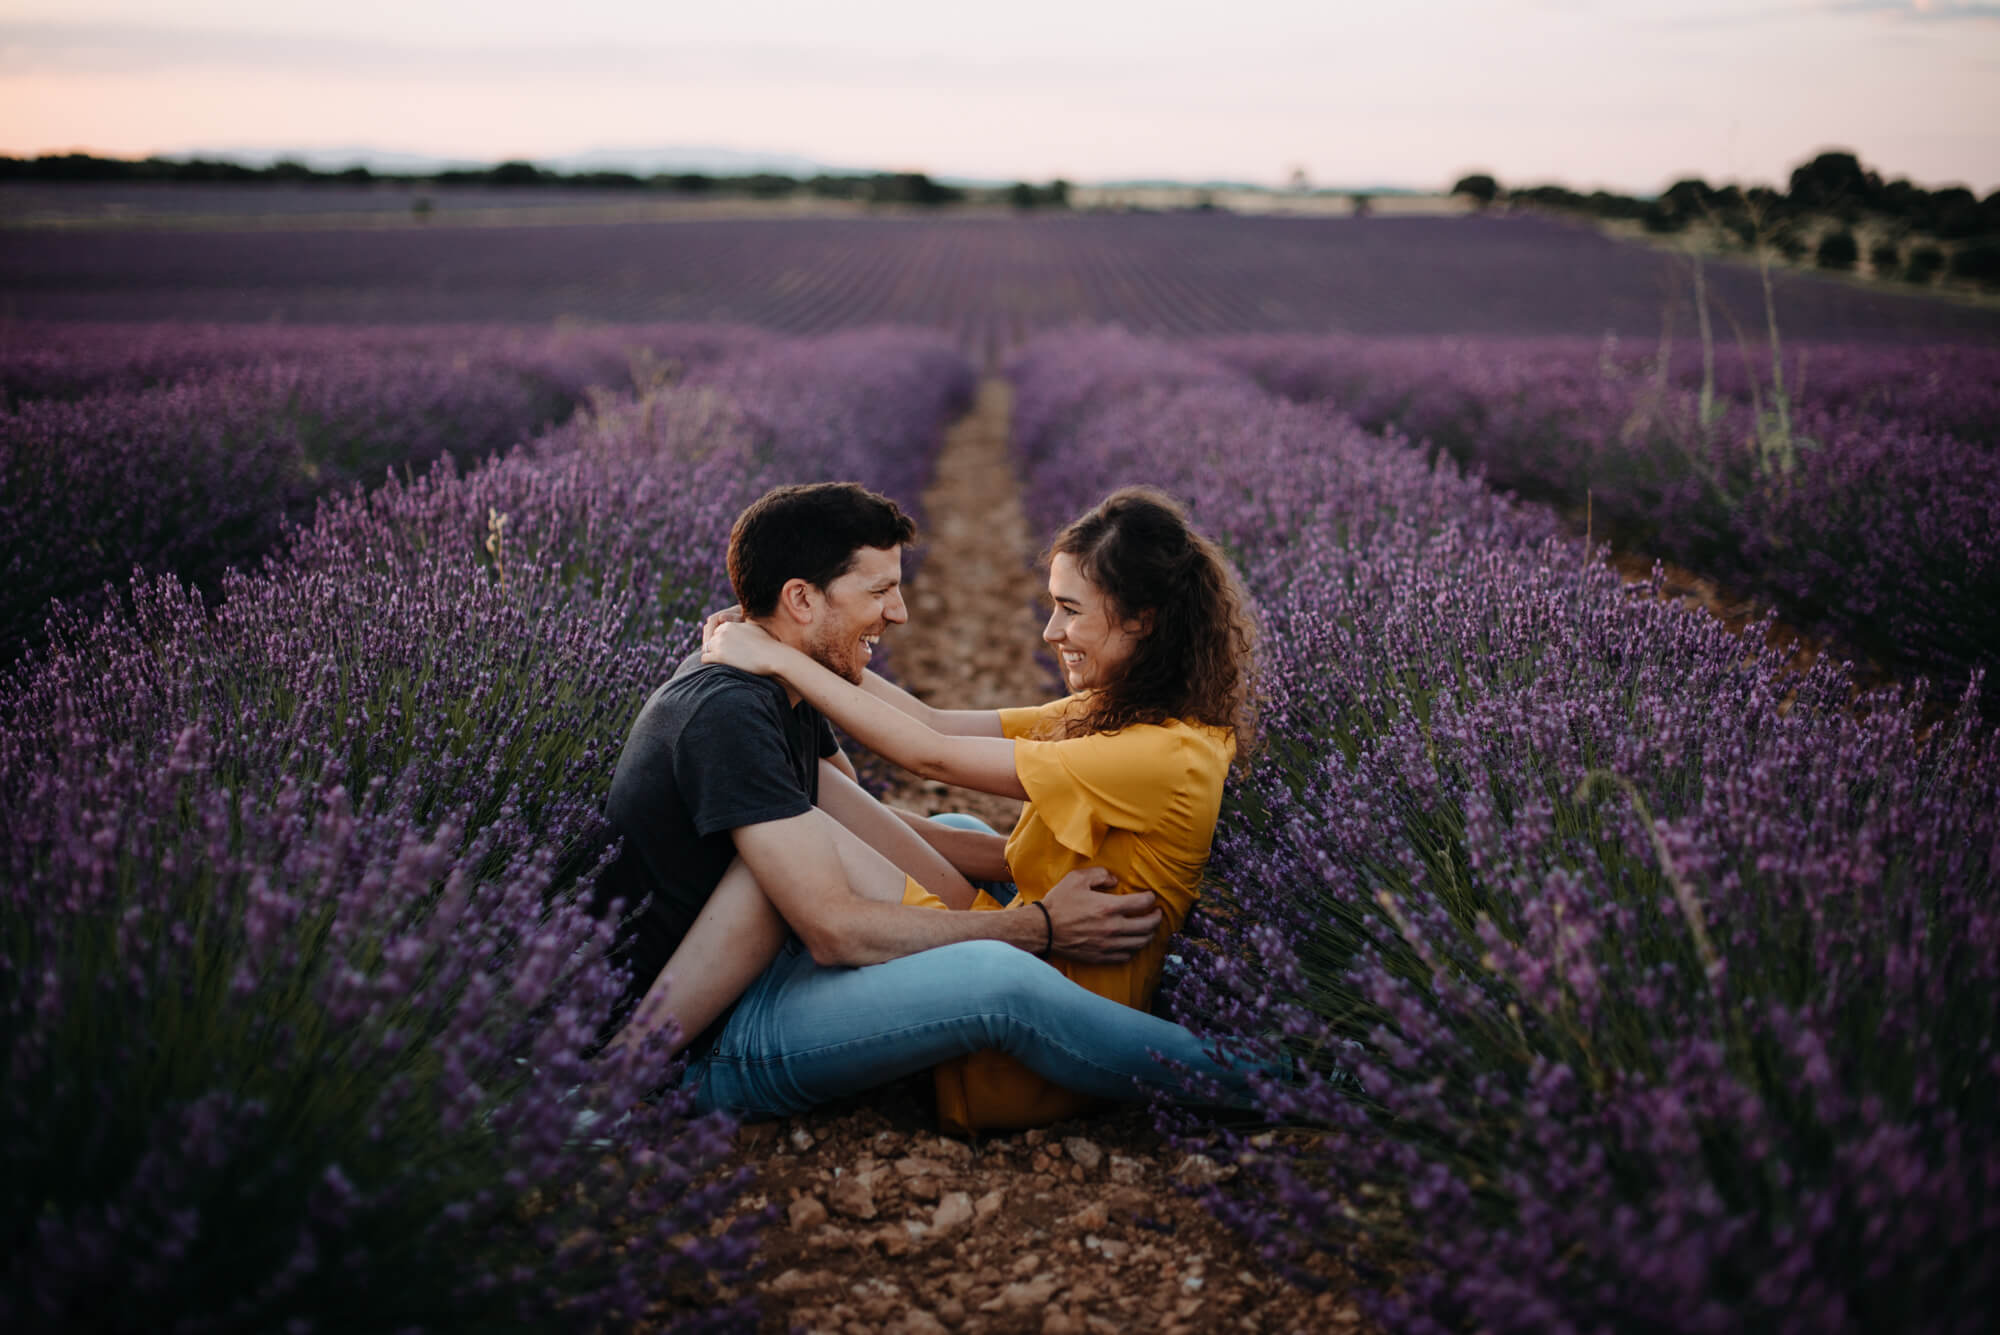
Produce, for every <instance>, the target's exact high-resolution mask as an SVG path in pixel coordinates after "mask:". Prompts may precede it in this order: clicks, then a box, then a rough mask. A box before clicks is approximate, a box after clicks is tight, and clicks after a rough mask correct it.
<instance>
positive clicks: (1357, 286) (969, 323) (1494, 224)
mask: <svg viewBox="0 0 2000 1335" xmlns="http://www.w3.org/2000/svg"><path fill="white" fill-rule="evenodd" d="M1710 287H1711V289H1712V300H1713V301H1714V302H1715V303H1716V305H1717V307H1718V310H1728V311H1730V312H1732V313H1733V314H1734V316H1735V318H1736V319H1737V320H1738V321H1740V322H1741V323H1743V324H1744V325H1745V326H1746V327H1750V328H1753V329H1754V328H1756V327H1757V326H1758V324H1759V322H1760V321H1761V318H1762V311H1763V305H1762V296H1761V293H1760V292H1759V290H1758V285H1757V278H1756V274H1755V272H1754V270H1752V269H1750V268H1748V267H1745V266H1741V265H1732V266H1722V265H1713V266H1711V271H1710ZM1686 292H1687V282H1686V276H1685V273H1684V269H1683V266H1682V265H1681V264H1680V263H1678V262H1677V261H1675V260H1674V259H1673V258H1672V257H1669V256H1666V255H1663V254H1661V253H1659V252H1654V251H1649V250H1646V249H1643V248H1638V247H1633V246H1627V245H1620V244H1618V243H1615V242H1613V241H1610V240H1608V239H1606V238H1604V237H1602V236H1599V235H1597V234H1596V233H1594V232H1590V231H1587V230H1581V229H1579V228H1577V227H1574V226H1570V225H1564V224H1560V223H1555V222H1550V221H1546V220H1542V219H1537V218H1533V217H1509V218H1499V217H1481V218H1404V219H1339V220H1331V221H1327V220H1310V219H1299V218H1245V217H1232V216H1230V215H1226V214H1216V215H1157V216H1148V215H1129V216H1078V217H1055V218H1039V219H995V218H976V217H968V218H949V217H947V218H939V219H934V220H926V219H914V218H888V219H815V220H798V221H780V220H771V221H738V222H727V223H724V222H684V223H671V224H656V225H647V224H632V225H627V226H609V227H586V226H578V227H535V226H523V227H510V228H494V229H468V228H451V227H438V228H435V229H410V230H401V231H393V232H377V231H348V232H340V231H325V232H227V231H201V232H147V233H117V232H57V231H15V232H11V233H8V234H7V245H6V246H5V247H4V248H0V311H4V312H6V313H7V314H9V315H10V316H11V317H13V318H15V319H36V320H39V319H55V320H184V319H197V320H230V321H241V320H247V321H282V322H287V323H319V322H343V323H374V322H397V323H409V322H438V321H527V322H542V321H548V320H554V319H563V318H571V319H582V320H603V321H623V322H647V321H660V320H693V321H704V322H708V321H725V322H733V323H744V324H753V325H758V326H762V327H765V328H771V329H777V330H782V331H785V332H790V333H821V332H825V331H827V330H832V329H841V328H848V327H851V326H855V325H870V324H905V325H921V326H923V327H926V328H930V329H936V330H940V331H943V332H944V333H946V334H947V335H949V336H950V337H952V338H955V339H956V340H958V341H959V343H960V344H961V346H963V347H964V348H965V349H966V351H967V353H968V355H969V356H971V357H972V358H973V360H974V361H975V362H976V363H987V362H990V361H991V360H992V359H994V358H996V357H998V356H1001V355H1003V354H1005V353H1006V352H1007V351H1008V350H1010V349H1012V348H1014V347H1016V346H1018V345H1019V343H1020V342H1021V341H1022V340H1023V339H1024V338H1026V337H1027V336H1029V335H1031V334H1033V333H1035V332H1038V331H1042V330H1047V329H1051V328H1059V327H1062V326H1065V325H1069V324H1073V323H1078V322H1085V323H1117V324H1121V325H1124V326H1125V327H1127V328H1129V329H1132V330H1134V331H1136V332H1142V333H1149V334H1163V335H1186V334H1208V333H1240V332H1246V331H1262V330H1310V331H1344V332H1349V333H1358V334H1370V335H1377V334H1461V335H1465V334H1575V335H1583V336H1587V337H1592V338H1595V337H1598V336H1600V335H1603V334H1605V333H1607V332H1610V333H1615V334H1619V335H1624V336H1630V337H1638V338H1652V337H1656V336H1657V335H1658V333H1659V331H1660V328H1661V324H1662V320H1663V317H1664V313H1665V311H1666V309H1667V308H1668V307H1669V306H1670V305H1674V304H1685V302H1686V295H1685V294H1686ZM1779 297H1780V302H1781V315H1782V317H1783V319H1784V320H1785V322H1786V326H1787V329H1788V331H1789V332H1790V333H1791V334H1792V335H1793V336H1794V337H1801V338H1808V339H1815V340H1842V339H1845V340H1868V341H1884V340H1887V341H1897V342H1910V341H1944V342H1964V341H1983V342H1986V343H1989V344H1990V343H1992V342H1994V341H1996V340H2000V310H1996V309H1993V308H1990V307H1989V308H1981V307H1972V306H1960V305H1953V304H1948V303H1942V302H1938V301H1935V300H1928V299H1924V298H1921V297H1917V296H1912V295H1905V294H1901V293H1897V292H1893V291H1885V290H1872V291H1871V290H1863V289H1860V288H1856V287H1854V286H1852V285H1849V284H1844V283H1840V282H1837V281H1833V280H1828V279H1823V278H1816V277H1812V276H1809V275H1782V276H1781V277H1780V279H1779ZM1716 318H1717V320H1718V321H1721V319H1722V316H1721V315H1720V314H1718V315H1717V317H1716ZM1678 327H1679V329H1680V330H1681V331H1682V332H1683V333H1687V332H1689V331H1691V330H1692V328H1693V325H1692V318H1691V317H1690V316H1688V315H1686V314H1683V316H1682V318H1681V320H1680V323H1679V326H1678Z"/></svg>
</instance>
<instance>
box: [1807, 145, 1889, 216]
mask: <svg viewBox="0 0 2000 1335" xmlns="http://www.w3.org/2000/svg"><path fill="white" fill-rule="evenodd" d="M1881 194H1882V178H1881V177H1880V176H1878V175H1876V174H1875V173H1874V172H1872V171H1869V170H1867V169H1866V168H1865V167H1863V166H1862V165H1861V160H1860V159H1859V158H1857V157H1855V156H1854V154H1852V153H1849V152H1845V151H1834V152H1830V153H1822V154H1820V155H1819V156H1818V157H1816V158H1814V159H1813V160H1812V161H1811V162H1807V163H1803V164H1801V165H1800V166H1797V167H1794V168H1793V169H1792V180H1791V199H1792V203H1793V204H1795V205H1797V206H1798V207H1800V208H1803V209H1824V210H1828V211H1832V210H1835V209H1841V208H1847V209H1854V208H1873V207H1874V206H1875V202H1876V200H1877V199H1879V198H1880V197H1881Z"/></svg>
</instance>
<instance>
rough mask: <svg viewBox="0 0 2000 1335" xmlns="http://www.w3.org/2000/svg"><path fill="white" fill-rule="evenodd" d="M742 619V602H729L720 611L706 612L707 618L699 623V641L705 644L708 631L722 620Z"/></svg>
mask: <svg viewBox="0 0 2000 1335" xmlns="http://www.w3.org/2000/svg"><path fill="white" fill-rule="evenodd" d="M742 619H743V604H741V603H731V604H730V605H729V606H727V607H725V608H723V609H722V610H721V611H720V612H710V613H709V614H708V620H706V621H704V622H702V623H701V642H702V643H703V644H707V643H708V636H709V632H711V631H713V630H714V629H715V628H716V627H717V626H720V625H721V624H722V623H723V622H725V621H741V620H742Z"/></svg>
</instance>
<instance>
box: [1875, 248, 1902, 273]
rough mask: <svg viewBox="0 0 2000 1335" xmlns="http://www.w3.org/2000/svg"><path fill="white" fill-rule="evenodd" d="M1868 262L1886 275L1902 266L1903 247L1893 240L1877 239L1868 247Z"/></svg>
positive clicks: (1877, 271)
mask: <svg viewBox="0 0 2000 1335" xmlns="http://www.w3.org/2000/svg"><path fill="white" fill-rule="evenodd" d="M1868 263H1869V266H1870V267H1871V268H1873V269H1874V270H1875V272H1876V273H1878V274H1882V275H1884V276H1885V277H1886V276H1888V275H1890V274H1893V273H1895V272H1896V270H1897V269H1899V268H1901V267H1902V264H1903V248H1902V247H1901V246H1899V245H1897V244H1896V243H1895V242H1893V241H1878V242H1876V243H1875V244H1874V245H1873V246H1870V247H1869V248H1868Z"/></svg>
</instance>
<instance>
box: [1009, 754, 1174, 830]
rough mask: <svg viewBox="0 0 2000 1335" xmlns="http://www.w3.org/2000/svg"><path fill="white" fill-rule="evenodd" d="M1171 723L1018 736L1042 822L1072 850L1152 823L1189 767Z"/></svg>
mask: <svg viewBox="0 0 2000 1335" xmlns="http://www.w3.org/2000/svg"><path fill="white" fill-rule="evenodd" d="M1177 749H1178V739H1177V738H1176V737H1175V736H1174V734H1173V733H1172V732H1171V731H1169V730H1167V729H1164V728H1150V727H1143V726H1141V727H1133V728H1127V729H1125V730H1124V731H1122V732H1117V733H1091V734H1089V735H1088V736H1084V737H1071V738H1067V739H1065V740H1063V741H1054V742H1042V741H1035V740H1034V739H1032V738H1026V737H1023V738H1019V739H1017V740H1016V741H1015V743H1014V770H1015V772H1016V773H1017V774H1018V775H1019V776H1020V779H1021V786H1022V787H1023V788H1025V789H1026V790H1027V792H1028V800H1029V801H1031V802H1033V803H1034V804H1035V810H1036V811H1037V812H1038V813H1039V814H1040V816H1041V818H1042V822H1043V824H1045V825H1047V826H1048V828H1049V831H1050V833H1052V834H1054V835H1055V837H1056V839H1057V840H1058V841H1059V842H1061V844H1062V845H1063V846H1064V847H1065V848H1071V849H1074V850H1076V851H1077V852H1079V853H1083V854H1086V855H1088V854H1093V853H1095V852H1096V851H1097V849H1098V847H1099V846H1100V845H1102V844H1103V842H1104V836H1105V835H1106V833H1108V832H1109V831H1111V830H1114V829H1115V830H1133V831H1138V832H1144V831H1146V830H1148V829H1150V828H1152V826H1153V824H1154V822H1155V821H1156V820H1157V819H1158V818H1159V815H1160V813H1161V812H1162V810H1164V808H1165V807H1166V805H1167V803H1168V802H1169V801H1170V800H1171V799H1172V796H1173V792H1174V785H1175V784H1176V783H1178V782H1179V780H1180V777H1181V771H1182V770H1183V769H1185V766H1184V765H1176V764H1175V755H1174V753H1175V751H1176V750H1177Z"/></svg>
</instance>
